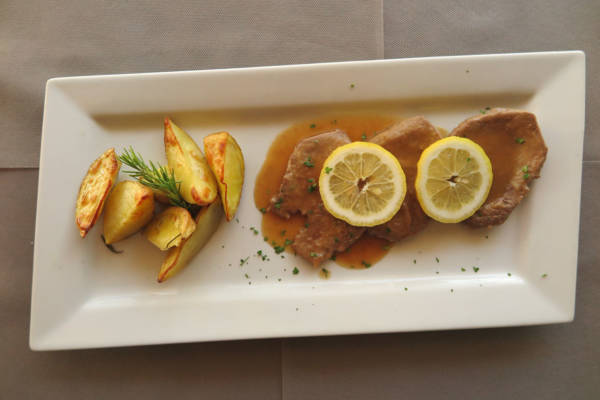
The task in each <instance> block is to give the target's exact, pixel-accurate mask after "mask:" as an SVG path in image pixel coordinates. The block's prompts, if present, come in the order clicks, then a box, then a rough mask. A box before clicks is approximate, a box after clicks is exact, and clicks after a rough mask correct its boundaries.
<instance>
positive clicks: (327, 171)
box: [325, 167, 333, 174]
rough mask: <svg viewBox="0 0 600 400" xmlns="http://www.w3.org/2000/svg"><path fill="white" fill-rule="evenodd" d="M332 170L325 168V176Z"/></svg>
mask: <svg viewBox="0 0 600 400" xmlns="http://www.w3.org/2000/svg"><path fill="white" fill-rule="evenodd" d="M332 169H333V168H331V167H325V173H326V174H328V173H330V172H331V170H332Z"/></svg>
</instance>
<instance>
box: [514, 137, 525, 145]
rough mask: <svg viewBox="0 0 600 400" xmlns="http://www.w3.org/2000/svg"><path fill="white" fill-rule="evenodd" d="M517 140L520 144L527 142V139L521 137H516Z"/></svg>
mask: <svg viewBox="0 0 600 400" xmlns="http://www.w3.org/2000/svg"><path fill="white" fill-rule="evenodd" d="M515 142H517V143H518V144H523V143H525V139H523V138H520V137H519V138H516V139H515Z"/></svg>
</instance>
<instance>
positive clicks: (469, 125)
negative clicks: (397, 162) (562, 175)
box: [451, 108, 548, 227]
mask: <svg viewBox="0 0 600 400" xmlns="http://www.w3.org/2000/svg"><path fill="white" fill-rule="evenodd" d="M451 135H454V136H461V137H466V138H468V139H471V140H473V141H474V142H475V143H477V144H479V145H480V146H481V147H482V148H483V150H485V152H486V153H487V155H488V157H489V158H490V161H491V162H492V171H493V172H494V181H493V182H492V188H491V189H490V194H489V195H488V198H487V200H486V201H485V203H484V204H483V206H481V208H480V209H479V210H478V211H477V212H476V213H475V215H473V216H472V217H471V218H469V219H467V220H466V223H467V224H469V225H471V226H474V227H481V226H490V225H499V224H501V223H503V222H504V221H506V218H508V216H509V215H510V213H511V211H512V210H513V209H514V208H515V207H516V206H517V205H518V204H519V203H520V202H521V200H522V199H523V197H525V195H527V192H529V186H528V184H529V182H531V181H532V180H533V179H536V178H539V176H540V170H541V169H542V166H543V165H544V161H545V160H546V153H547V152H548V148H547V147H546V144H545V143H544V139H543V138H542V133H541V132H540V128H539V126H538V124H537V121H536V118H535V115H534V114H532V113H529V112H526V111H519V110H510V109H503V108H495V109H492V110H490V111H489V112H487V113H486V114H484V115H478V116H476V117H472V118H469V119H467V120H465V121H463V122H462V123H461V124H460V125H458V126H457V127H456V128H454V130H453V131H452V132H451Z"/></svg>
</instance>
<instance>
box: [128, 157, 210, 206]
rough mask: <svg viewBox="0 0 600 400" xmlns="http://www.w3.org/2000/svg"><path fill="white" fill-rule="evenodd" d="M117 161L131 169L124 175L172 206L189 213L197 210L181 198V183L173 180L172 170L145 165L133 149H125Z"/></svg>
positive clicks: (154, 165) (150, 164) (158, 165)
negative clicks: (161, 197)
mask: <svg viewBox="0 0 600 400" xmlns="http://www.w3.org/2000/svg"><path fill="white" fill-rule="evenodd" d="M119 161H121V162H122V163H123V164H125V165H127V166H128V167H129V168H131V170H128V171H123V172H124V173H126V174H128V175H129V176H131V177H132V178H135V179H137V181H138V182H139V183H141V184H142V185H144V186H148V187H149V188H151V189H154V190H157V191H159V192H161V193H163V194H164V195H165V196H167V198H168V199H169V202H170V203H171V204H172V205H174V206H178V207H183V208H185V209H187V210H188V211H189V212H190V213H194V212H195V211H197V210H198V206H197V205H195V204H191V203H188V202H187V201H185V200H184V198H183V197H182V196H181V193H180V192H179V188H180V186H181V182H180V181H177V180H176V179H175V172H174V171H173V170H172V169H171V170H168V169H167V167H165V166H163V165H160V164H158V163H157V164H154V163H153V162H152V161H149V163H148V164H147V163H146V161H144V158H143V157H142V155H141V154H139V153H136V152H135V151H133V147H129V149H125V150H124V151H123V154H121V155H120V156H119Z"/></svg>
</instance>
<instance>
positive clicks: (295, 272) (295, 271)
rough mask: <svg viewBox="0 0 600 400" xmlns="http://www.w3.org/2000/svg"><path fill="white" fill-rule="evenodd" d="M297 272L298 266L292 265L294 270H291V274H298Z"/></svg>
mask: <svg viewBox="0 0 600 400" xmlns="http://www.w3.org/2000/svg"><path fill="white" fill-rule="evenodd" d="M299 272H300V270H299V269H298V267H294V270H293V271H292V274H294V275H298V273H299Z"/></svg>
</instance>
